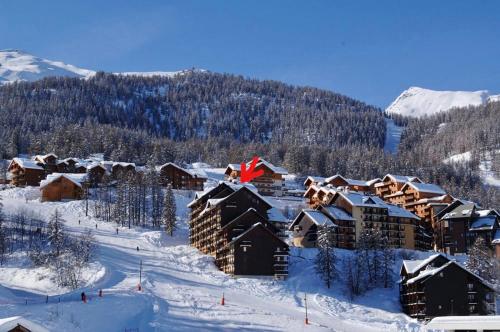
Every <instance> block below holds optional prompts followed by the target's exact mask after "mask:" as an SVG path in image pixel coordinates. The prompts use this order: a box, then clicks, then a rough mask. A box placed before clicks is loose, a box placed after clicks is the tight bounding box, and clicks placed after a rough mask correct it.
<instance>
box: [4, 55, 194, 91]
mask: <svg viewBox="0 0 500 332" xmlns="http://www.w3.org/2000/svg"><path fill="white" fill-rule="evenodd" d="M193 70H196V71H204V70H201V69H191V70H181V71H152V72H123V73H115V74H119V75H127V76H130V75H135V76H145V77H151V76H167V77H172V76H175V75H179V74H184V73H186V72H190V71H193ZM95 73H96V72H95V71H93V70H89V69H83V68H78V67H76V66H73V65H68V64H65V63H63V62H60V61H52V60H47V59H43V58H39V57H36V56H34V55H31V54H28V53H26V52H23V51H19V50H0V84H2V83H10V82H16V81H36V80H39V79H42V78H44V77H48V76H67V77H81V78H88V77H91V76H93V75H94V74H95Z"/></svg>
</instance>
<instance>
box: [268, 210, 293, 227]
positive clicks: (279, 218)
mask: <svg viewBox="0 0 500 332" xmlns="http://www.w3.org/2000/svg"><path fill="white" fill-rule="evenodd" d="M267 219H268V220H269V221H272V222H280V223H285V224H287V223H288V222H289V221H290V220H288V219H287V218H286V217H285V216H284V215H283V212H281V210H280V209H278V208H277V207H272V208H270V209H269V210H267Z"/></svg>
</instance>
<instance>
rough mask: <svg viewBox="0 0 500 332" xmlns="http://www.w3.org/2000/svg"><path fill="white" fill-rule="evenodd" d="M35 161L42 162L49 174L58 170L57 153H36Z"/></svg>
mask: <svg viewBox="0 0 500 332" xmlns="http://www.w3.org/2000/svg"><path fill="white" fill-rule="evenodd" d="M33 160H35V162H38V163H41V164H42V165H43V168H44V169H45V172H46V173H47V174H50V173H54V172H57V155H55V154H53V153H48V154H45V155H36V156H35V157H33Z"/></svg>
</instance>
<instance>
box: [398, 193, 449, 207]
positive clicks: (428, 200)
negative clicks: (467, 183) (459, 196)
mask: <svg viewBox="0 0 500 332" xmlns="http://www.w3.org/2000/svg"><path fill="white" fill-rule="evenodd" d="M446 197H448V194H445V195H441V196H435V197H429V198H422V199H419V200H418V201H415V202H413V203H409V204H406V205H417V204H424V203H435V202H438V203H439V202H442V201H443V200H444V199H446ZM450 197H451V196H450ZM445 204H448V203H445Z"/></svg>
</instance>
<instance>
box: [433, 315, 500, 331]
mask: <svg viewBox="0 0 500 332" xmlns="http://www.w3.org/2000/svg"><path fill="white" fill-rule="evenodd" d="M499 326H500V316H498V315H497V316H445V317H436V318H433V319H432V320H431V321H430V322H429V323H427V325H426V328H427V330H446V331H455V330H456V331H459V330H460V331H465V330H473V331H476V330H478V331H479V330H482V331H486V330H497V329H498V327H499Z"/></svg>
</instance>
